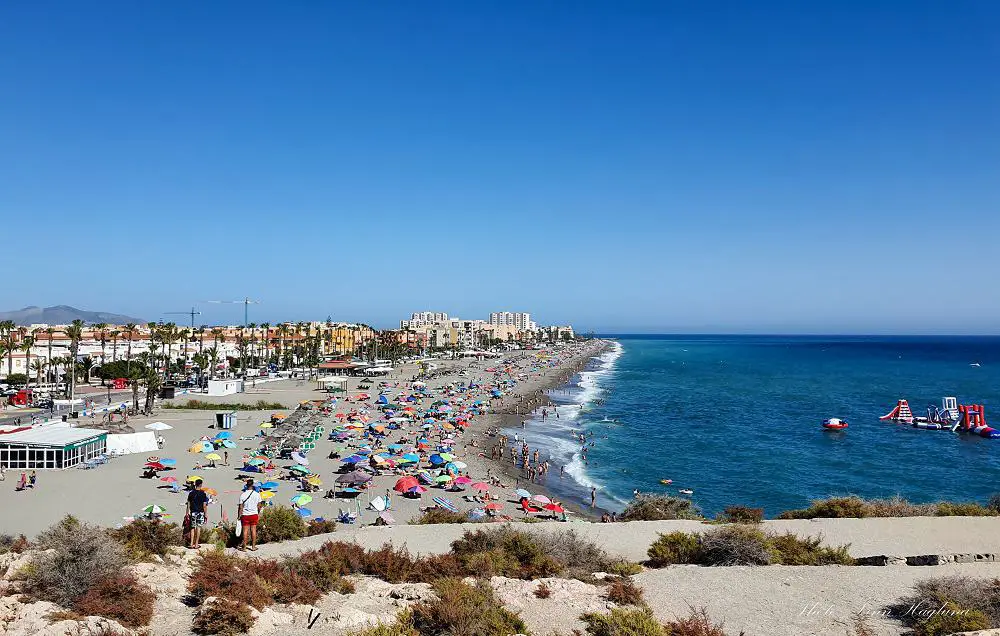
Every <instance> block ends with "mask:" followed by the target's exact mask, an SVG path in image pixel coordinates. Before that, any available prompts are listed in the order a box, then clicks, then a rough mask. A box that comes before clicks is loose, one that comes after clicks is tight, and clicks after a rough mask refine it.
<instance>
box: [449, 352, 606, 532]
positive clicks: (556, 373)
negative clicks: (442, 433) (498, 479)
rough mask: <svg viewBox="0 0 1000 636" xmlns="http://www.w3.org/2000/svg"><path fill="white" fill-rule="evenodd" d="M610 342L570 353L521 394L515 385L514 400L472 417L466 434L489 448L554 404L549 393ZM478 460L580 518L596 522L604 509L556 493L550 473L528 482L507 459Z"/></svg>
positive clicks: (483, 457)
mask: <svg viewBox="0 0 1000 636" xmlns="http://www.w3.org/2000/svg"><path fill="white" fill-rule="evenodd" d="M611 343H612V341H610V340H604V339H601V340H598V341H595V344H594V346H592V347H591V346H588V347H587V348H586V349H585V350H584V351H583V352H581V353H579V354H577V355H575V356H573V357H572V358H570V359H569V360H567V361H566V362H564V363H562V364H560V365H559V366H556V367H553V368H551V369H549V370H547V373H542V375H541V376H540V377H538V378H534V379H529V380H527V382H530V383H531V386H530V387H528V390H527V391H526V392H525V393H523V394H521V393H519V391H518V388H520V385H519V386H518V387H515V389H514V391H513V394H514V395H517V399H516V400H510V402H509V403H507V402H508V401H507V399H506V398H505V403H503V404H501V406H500V407H499V408H498V409H497V410H494V411H491V412H490V413H489V414H488V415H486V416H482V417H480V418H476V419H475V420H473V425H472V427H470V431H469V433H471V434H473V435H475V436H476V437H477V438H480V437H481V438H482V439H484V440H486V441H487V442H488V447H487V448H486V449H484V451H485V450H488V448H492V446H493V445H494V444H496V443H497V442H498V441H499V437H500V436H502V435H505V434H506V433H505V432H504V431H505V430H507V429H516V428H519V427H520V424H521V421H522V420H524V419H530V418H531V417H532V415H533V414H534V413H535V412H536V411H537V410H538V409H541V408H543V407H552V406H554V405H555V402H553V401H552V399H551V398H550V397H549V395H548V392H549V391H551V390H553V389H558V388H561V387H564V386H565V385H567V384H568V383H569V381H570V380H571V379H572V378H573V377H574V376H575V375H577V374H578V373H580V372H581V371H584V370H585V369H586V368H587V367H588V366H589V365H590V364H591V361H592V360H593V359H594V358H596V357H598V356H600V355H601V354H603V353H604V352H606V351H607V350H608V349H610V348H611V346H612V344H611ZM588 344H589V343H588ZM491 427H496V428H497V429H499V433H498V435H497V436H496V437H491V436H488V435H486V430H487V429H489V428H491ZM508 448H509V447H508ZM477 459H479V460H481V461H482V462H483V464H484V465H485V466H487V467H489V468H490V474H498V473H499V474H501V475H503V476H505V477H506V478H507V479H509V480H513V484H512V488H520V487H523V486H525V485H528V484H530V488H529V489H530V490H532V491H538V492H539V493H540V494H544V495H545V496H547V497H550V498H553V495H557V496H559V500H560V503H561V504H562V505H563V507H565V508H566V509H567V510H568V511H571V512H573V513H575V514H576V515H577V516H578V517H579V518H582V519H585V520H587V521H599V520H600V518H601V515H602V514H604V513H605V512H607V510H606V509H604V508H602V507H601V506H596V507H593V508H592V507H590V506H588V505H587V504H586V501H584V500H582V499H581V500H577V499H575V498H574V499H569V500H566V499H563V498H562V494H561V493H556V490H558V489H555V488H552V487H550V486H549V484H548V477H549V475H546V476H545V478H543V479H542V480H541V481H539V480H536V481H528V479H527V477H526V476H525V474H524V471H523V469H521V468H518V467H517V466H514V465H512V464H511V463H510V462H508V461H507V460H506V459H503V460H495V459H491V458H490V456H489V455H488V454H487V453H486V452H481V453H480V454H479V455H478V457H477ZM570 479H571V480H572V479H573V478H572V477H570ZM574 481H575V480H574ZM577 485H578V486H579V487H580V489H581V490H585V486H583V485H582V484H579V483H577Z"/></svg>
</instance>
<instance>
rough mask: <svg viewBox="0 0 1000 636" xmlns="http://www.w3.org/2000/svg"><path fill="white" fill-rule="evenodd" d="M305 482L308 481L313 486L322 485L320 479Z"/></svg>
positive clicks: (315, 478) (313, 478)
mask: <svg viewBox="0 0 1000 636" xmlns="http://www.w3.org/2000/svg"><path fill="white" fill-rule="evenodd" d="M306 481H308V482H309V483H310V484H312V485H313V486H322V485H323V480H322V479H320V478H319V477H310V478H309V479H307V480H306Z"/></svg>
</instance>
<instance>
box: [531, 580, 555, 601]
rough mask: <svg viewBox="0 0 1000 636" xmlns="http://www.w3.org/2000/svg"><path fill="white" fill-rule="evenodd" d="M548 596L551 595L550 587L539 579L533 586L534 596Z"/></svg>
mask: <svg viewBox="0 0 1000 636" xmlns="http://www.w3.org/2000/svg"><path fill="white" fill-rule="evenodd" d="M550 596H552V588H551V587H549V586H548V585H546V584H545V581H541V582H540V583H539V584H538V587H536V588H535V598H548V597H550Z"/></svg>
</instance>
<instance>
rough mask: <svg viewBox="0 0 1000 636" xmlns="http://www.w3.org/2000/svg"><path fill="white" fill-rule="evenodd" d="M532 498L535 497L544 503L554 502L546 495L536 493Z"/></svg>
mask: <svg viewBox="0 0 1000 636" xmlns="http://www.w3.org/2000/svg"><path fill="white" fill-rule="evenodd" d="M532 499H534V500H535V501H537V502H538V503H543V504H547V503H552V500H551V499H549V498H548V497H546V496H545V495H535V496H534V497H532Z"/></svg>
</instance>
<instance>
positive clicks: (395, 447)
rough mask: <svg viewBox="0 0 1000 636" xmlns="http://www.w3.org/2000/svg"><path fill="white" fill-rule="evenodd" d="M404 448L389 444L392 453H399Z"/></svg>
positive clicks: (399, 445) (401, 445)
mask: <svg viewBox="0 0 1000 636" xmlns="http://www.w3.org/2000/svg"><path fill="white" fill-rule="evenodd" d="M402 448H404V446H403V444H389V450H391V451H398V450H400V449H402Z"/></svg>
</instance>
